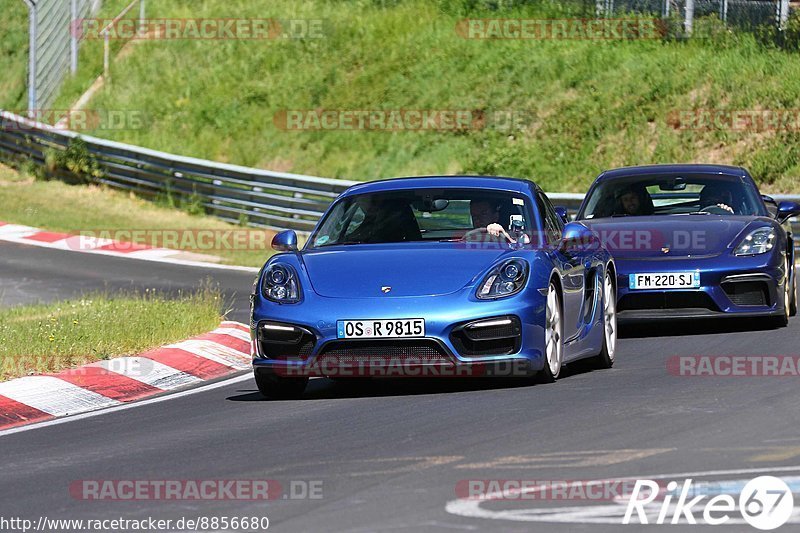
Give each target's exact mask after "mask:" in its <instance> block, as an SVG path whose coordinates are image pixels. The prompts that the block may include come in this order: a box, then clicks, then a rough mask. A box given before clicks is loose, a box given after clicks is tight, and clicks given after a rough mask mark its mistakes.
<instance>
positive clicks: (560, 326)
mask: <svg viewBox="0 0 800 533" xmlns="http://www.w3.org/2000/svg"><path fill="white" fill-rule="evenodd" d="M544 352H545V353H544V355H545V364H544V368H543V369H542V370H541V372H539V374H538V375H537V378H538V380H539V381H540V382H542V383H552V382H553V381H555V380H557V379H558V376H559V375H560V374H561V366H562V364H563V361H564V323H563V320H562V317H561V295H560V294H559V293H558V289H557V288H556V286H555V284H554V283H552V282H551V283H550V287H548V289H547V306H546V310H545V325H544Z"/></svg>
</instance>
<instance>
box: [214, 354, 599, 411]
mask: <svg viewBox="0 0 800 533" xmlns="http://www.w3.org/2000/svg"><path fill="white" fill-rule="evenodd" d="M593 370H595V367H594V366H593V365H592V364H591V363H589V362H587V361H576V362H574V363H570V364H568V365H566V366H565V367H564V368H563V369H562V376H561V378H560V379H559V382H560V381H562V380H564V379H567V380H569V378H570V377H571V376H577V375H579V374H585V373H587V372H592V371H593ZM563 385H565V383H560V385H559V383H555V384H545V383H538V382H536V381H535V379H534V378H472V379H469V378H438V379H437V378H429V379H421V378H404V379H403V378H380V379H338V380H332V379H328V378H319V379H312V380H311V381H309V382H308V386H307V387H306V390H305V392H304V393H303V396H302V397H301V398H298V400H331V399H352V398H376V397H391V396H417V395H425V394H452V393H457V392H480V391H489V390H514V389H525V388H530V389H531V390H533V388H536V389H537V390H548V389H549V388H550V387H558V386H563ZM237 392H240V393H243V394H238V395H235V396H229V397H227V398H226V399H227V400H229V401H232V402H255V401H270V400H268V399H267V398H264V397H263V396H262V395H261V393H259V392H258V391H257V390H254V389H243V390H239V391H237ZM272 401H275V400H272ZM292 401H297V400H292Z"/></svg>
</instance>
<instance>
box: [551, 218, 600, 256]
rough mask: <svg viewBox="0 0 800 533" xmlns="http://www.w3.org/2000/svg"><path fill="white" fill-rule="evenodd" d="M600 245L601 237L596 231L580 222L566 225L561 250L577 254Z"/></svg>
mask: <svg viewBox="0 0 800 533" xmlns="http://www.w3.org/2000/svg"><path fill="white" fill-rule="evenodd" d="M599 247H600V238H599V237H598V236H597V234H596V233H595V232H593V231H592V230H591V229H589V228H587V227H586V226H584V225H583V224H581V223H580V222H570V223H568V224H567V225H566V226H564V232H563V233H562V236H561V246H560V250H561V252H563V253H565V254H575V253H578V252H582V251H586V250H595V249H597V248H599Z"/></svg>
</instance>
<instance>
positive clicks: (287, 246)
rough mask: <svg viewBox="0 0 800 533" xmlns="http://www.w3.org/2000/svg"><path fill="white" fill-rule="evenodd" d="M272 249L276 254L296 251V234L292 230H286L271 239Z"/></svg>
mask: <svg viewBox="0 0 800 533" xmlns="http://www.w3.org/2000/svg"><path fill="white" fill-rule="evenodd" d="M272 249H273V250H275V251H277V252H295V251H297V233H295V231H294V230H293V229H287V230H286V231H282V232H280V233H278V234H277V235H275V236H274V237H273V238H272Z"/></svg>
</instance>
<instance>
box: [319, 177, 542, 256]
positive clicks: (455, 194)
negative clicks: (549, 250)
mask: <svg viewBox="0 0 800 533" xmlns="http://www.w3.org/2000/svg"><path fill="white" fill-rule="evenodd" d="M529 203H530V202H529V200H527V199H526V197H524V196H523V195H520V194H514V193H510V192H495V191H486V190H478V189H435V190H434V189H403V190H400V191H387V192H375V193H365V194H359V195H353V196H348V197H345V198H343V199H341V200H339V201H338V202H337V203H336V205H334V206H333V208H332V209H331V211H330V212H329V213H328V215H327V216H326V217H325V219H324V220H323V221H322V223H321V224H320V226H319V228H318V230H317V231H316V232H315V233H314V234H313V235H312V236H311V239H310V241H309V244H308V248H320V247H324V246H333V245H346V244H347V245H349V244H379V243H398V242H420V241H441V240H461V239H469V238H470V235H475V234H480V236H481V238H486V237H487V232H486V228H487V227H488V226H489V225H491V224H500V225H501V226H502V227H503V228H504V229H505V230H506V231H510V229H511V223H512V221H513V222H515V229H520V228H521V229H522V230H524V231H527V230H530V229H531V227H532V220H533V219H532V217H531V206H530V205H528V204H529Z"/></svg>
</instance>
